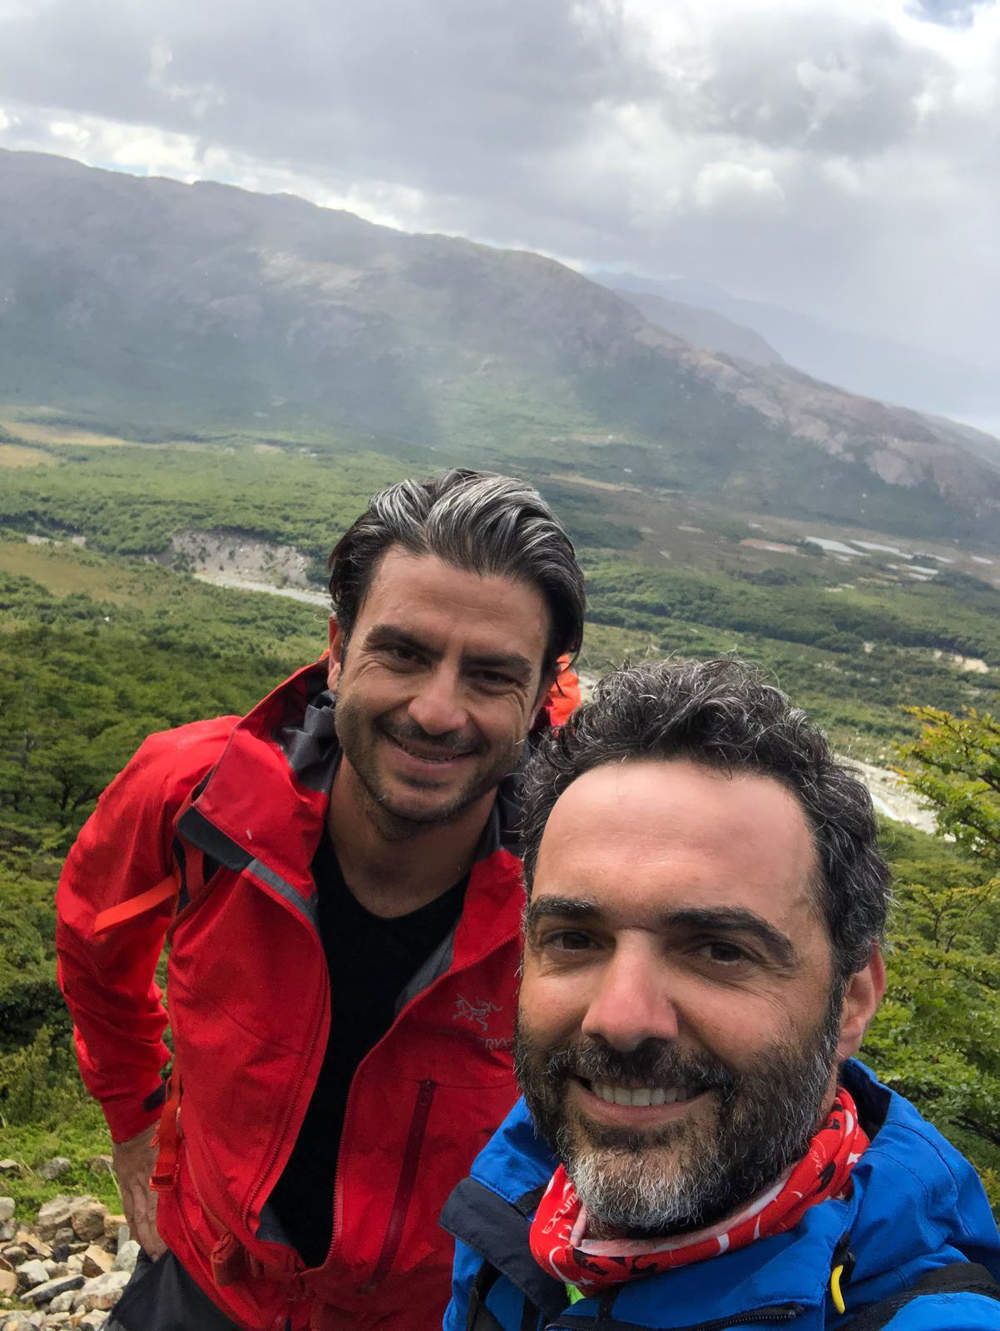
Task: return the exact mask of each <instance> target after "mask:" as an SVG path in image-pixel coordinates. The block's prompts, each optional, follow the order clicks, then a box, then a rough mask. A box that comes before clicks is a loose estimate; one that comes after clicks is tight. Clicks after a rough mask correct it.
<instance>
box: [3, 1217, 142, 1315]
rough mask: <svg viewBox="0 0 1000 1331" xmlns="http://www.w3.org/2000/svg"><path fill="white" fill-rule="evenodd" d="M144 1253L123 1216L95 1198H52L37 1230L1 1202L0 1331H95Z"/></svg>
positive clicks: (35, 1223)
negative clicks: (75, 1330) (63, 1330)
mask: <svg viewBox="0 0 1000 1331" xmlns="http://www.w3.org/2000/svg"><path fill="white" fill-rule="evenodd" d="M138 1252H139V1245H138V1244H137V1243H136V1242H134V1240H132V1239H130V1238H129V1233H128V1226H127V1225H126V1224H125V1217H124V1216H121V1215H111V1214H110V1213H109V1211H108V1208H107V1207H106V1206H104V1205H103V1203H101V1202H99V1201H97V1200H96V1199H95V1198H93V1197H53V1198H52V1200H51V1201H48V1202H46V1203H45V1205H44V1206H43V1207H42V1208H41V1210H40V1211H39V1212H38V1214H37V1215H36V1216H35V1218H34V1220H33V1221H32V1222H31V1223H27V1222H25V1221H22V1220H21V1219H20V1218H19V1217H18V1216H17V1214H16V1207H15V1204H14V1201H13V1199H12V1198H11V1197H0V1331H48V1328H52V1331H55V1328H57V1327H82V1328H84V1331H97V1328H98V1327H100V1326H103V1325H104V1321H105V1319H106V1318H107V1315H108V1309H109V1308H111V1307H113V1305H114V1304H115V1303H116V1302H117V1299H118V1296H119V1294H120V1293H121V1292H122V1290H123V1289H124V1287H125V1285H126V1284H127V1283H128V1278H129V1276H130V1275H131V1273H132V1269H133V1267H134V1266H135V1261H136V1257H137V1255H138Z"/></svg>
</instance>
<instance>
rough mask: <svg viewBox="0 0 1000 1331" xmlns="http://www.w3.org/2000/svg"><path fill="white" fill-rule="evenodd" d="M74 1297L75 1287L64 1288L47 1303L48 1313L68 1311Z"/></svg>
mask: <svg viewBox="0 0 1000 1331" xmlns="http://www.w3.org/2000/svg"><path fill="white" fill-rule="evenodd" d="M75 1298H76V1290H75V1289H64V1290H63V1292H62V1293H61V1294H57V1295H56V1296H55V1298H54V1299H53V1300H52V1302H51V1303H50V1304H49V1312H50V1313H68V1312H70V1311H71V1309H72V1307H73V1300H74V1299H75Z"/></svg>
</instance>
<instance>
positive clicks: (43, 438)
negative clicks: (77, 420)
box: [0, 416, 130, 448]
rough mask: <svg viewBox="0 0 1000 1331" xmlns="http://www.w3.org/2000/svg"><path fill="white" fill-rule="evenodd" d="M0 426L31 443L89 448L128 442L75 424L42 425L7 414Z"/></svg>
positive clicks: (0, 421) (0, 420)
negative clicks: (86, 446) (79, 445)
mask: <svg viewBox="0 0 1000 1331" xmlns="http://www.w3.org/2000/svg"><path fill="white" fill-rule="evenodd" d="M0 426H2V427H3V429H5V430H7V431H9V433H10V434H16V435H17V436H18V438H20V439H27V440H28V441H29V442H30V443H33V444H86V445H88V447H90V448H108V447H118V446H120V445H122V444H127V443H129V442H130V441H129V440H128V439H121V438H118V437H116V436H115V435H110V434H99V433H96V432H94V431H92V430H84V429H80V428H79V427H75V426H67V425H44V424H41V423H40V422H38V421H25V420H13V419H11V417H9V416H8V417H6V418H4V419H0Z"/></svg>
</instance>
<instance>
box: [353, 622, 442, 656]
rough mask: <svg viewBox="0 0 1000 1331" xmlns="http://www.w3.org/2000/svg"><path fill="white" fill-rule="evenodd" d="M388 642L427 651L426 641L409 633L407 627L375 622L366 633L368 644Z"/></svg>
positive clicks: (374, 644)
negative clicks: (402, 627)
mask: <svg viewBox="0 0 1000 1331" xmlns="http://www.w3.org/2000/svg"><path fill="white" fill-rule="evenodd" d="M387 643H392V644H393V645H395V646H400V647H411V648H412V649H413V650H414V651H416V652H426V651H427V644H426V643H425V642H421V641H420V639H419V638H415V637H414V636H413V634H412V633H407V631H406V629H401V628H397V627H396V625H395V624H373V625H372V626H371V628H370V629H369V630H368V632H367V633H366V634H365V644H366V646H369V647H379V646H382V645H384V644H387Z"/></svg>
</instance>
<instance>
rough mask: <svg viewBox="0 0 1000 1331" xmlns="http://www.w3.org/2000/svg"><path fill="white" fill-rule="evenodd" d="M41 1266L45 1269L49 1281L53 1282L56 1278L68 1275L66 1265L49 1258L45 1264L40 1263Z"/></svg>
mask: <svg viewBox="0 0 1000 1331" xmlns="http://www.w3.org/2000/svg"><path fill="white" fill-rule="evenodd" d="M42 1265H43V1266H44V1267H45V1269H46V1271H48V1273H49V1279H50V1280H55V1278H56V1276H67V1275H69V1267H68V1266H67V1265H66V1263H65V1262H57V1261H56V1260H55V1258H53V1257H50V1258H49V1260H48V1261H47V1262H42Z"/></svg>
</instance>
